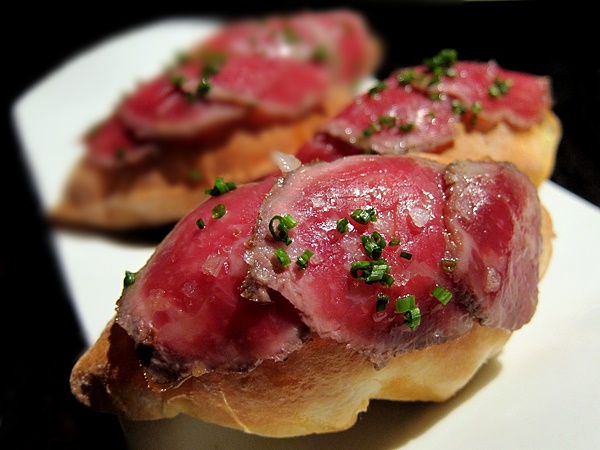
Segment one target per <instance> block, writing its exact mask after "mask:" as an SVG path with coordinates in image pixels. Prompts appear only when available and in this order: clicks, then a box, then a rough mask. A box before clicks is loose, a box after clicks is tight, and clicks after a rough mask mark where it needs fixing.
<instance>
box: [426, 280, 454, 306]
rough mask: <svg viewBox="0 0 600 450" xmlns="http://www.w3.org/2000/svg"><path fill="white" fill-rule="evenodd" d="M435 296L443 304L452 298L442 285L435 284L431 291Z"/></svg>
mask: <svg viewBox="0 0 600 450" xmlns="http://www.w3.org/2000/svg"><path fill="white" fill-rule="evenodd" d="M431 295H433V296H434V297H435V298H437V299H438V300H439V301H440V303H441V304H442V305H445V304H446V303H448V302H449V301H450V299H451V298H452V293H451V292H450V291H448V290H447V289H446V288H444V287H443V286H439V285H438V286H436V287H435V289H434V290H433V292H432V293H431Z"/></svg>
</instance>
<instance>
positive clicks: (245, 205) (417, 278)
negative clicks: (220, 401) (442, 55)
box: [117, 155, 541, 376]
mask: <svg viewBox="0 0 600 450" xmlns="http://www.w3.org/2000/svg"><path fill="white" fill-rule="evenodd" d="M219 203H222V204H223V205H225V208H226V214H225V215H224V216H223V217H221V218H219V219H214V218H212V217H211V212H212V210H213V208H214V207H215V206H216V205H217V204H219ZM356 210H372V211H373V216H372V217H373V219H374V220H370V221H367V222H366V223H360V222H359V221H358V220H356V219H355V218H353V217H352V213H353V212H355V211H356ZM287 215H289V216H291V217H292V219H293V220H295V221H297V224H296V225H295V226H293V227H291V228H289V230H288V235H287V237H288V238H289V239H290V242H283V241H282V240H281V239H276V236H278V233H277V232H276V229H277V225H278V224H279V223H281V219H277V218H278V217H285V216H287ZM200 218H201V219H204V222H205V223H204V227H203V228H202V229H200V227H198V225H197V220H198V219H200ZM274 218H275V219H274ZM343 218H346V219H348V229H347V230H341V231H340V230H339V229H338V220H339V219H343ZM272 230H273V231H275V233H273V231H272ZM376 236H379V237H381V238H382V239H383V240H384V241H385V242H386V245H385V246H383V247H382V248H381V250H380V254H378V255H376V254H373V253H369V252H368V251H367V250H366V247H365V242H368V241H369V240H370V239H372V238H376V239H377V241H378V242H380V243H381V240H379V237H376ZM365 239H366V241H365ZM392 240H397V242H398V245H391V242H392ZM540 248H541V237H540V206H539V201H538V199H537V193H536V190H535V187H534V186H533V185H532V184H531V182H530V181H529V180H528V179H527V177H526V176H525V175H523V174H522V173H521V172H519V171H518V169H516V167H515V166H514V165H512V164H510V163H496V162H466V161H465V162H457V163H453V164H450V165H449V166H444V165H441V164H438V163H435V162H432V161H427V160H423V159H416V158H412V157H408V156H403V155H380V156H375V155H353V156H347V157H345V158H341V159H337V160H335V161H333V162H320V163H313V164H305V165H303V166H301V167H300V168H298V169H296V170H293V171H291V172H287V173H285V174H282V175H281V176H279V177H278V178H275V177H271V178H267V179H265V180H264V181H261V182H256V183H253V184H248V185H244V186H241V187H239V188H238V189H236V190H234V191H230V192H227V193H225V194H222V195H220V196H217V197H211V198H209V199H208V200H206V201H205V202H203V203H201V204H200V205H198V207H197V208H196V209H195V210H194V211H192V212H191V213H190V214H189V215H187V216H186V217H184V218H183V219H182V220H181V221H180V222H179V223H178V224H177V225H176V226H175V228H174V229H173V230H172V232H171V233H170V234H169V235H168V236H167V238H166V239H165V240H164V241H163V242H162V243H161V244H160V245H159V247H157V249H156V251H155V253H154V254H153V255H152V257H151V258H150V259H149V260H148V262H147V264H146V265H145V266H144V267H143V268H142V269H141V270H140V271H139V272H138V273H137V274H136V279H135V282H134V283H133V284H132V285H130V286H128V287H125V288H124V291H123V295H122V297H121V298H120V299H119V302H118V309H117V323H119V324H120V325H121V326H122V327H123V328H124V329H125V330H126V331H127V333H128V334H129V335H130V336H131V337H132V338H133V339H134V341H135V342H136V344H137V346H138V349H140V350H143V349H146V350H148V349H150V354H151V357H150V367H151V368H152V369H162V370H161V372H162V373H164V372H166V373H172V374H175V375H178V376H185V375H188V374H198V373H202V372H203V371H204V370H220V371H230V370H250V369H252V368H253V367H255V366H256V365H258V364H260V363H261V362H262V361H263V360H268V359H271V360H282V359H284V358H285V357H286V356H288V355H289V354H290V353H292V352H293V351H295V350H297V349H299V348H300V347H301V346H302V345H303V342H304V341H305V339H306V338H307V336H308V335H309V333H310V332H313V333H317V334H318V335H320V336H321V337H323V338H328V339H332V340H334V341H337V342H340V343H342V344H344V345H348V346H349V347H350V348H353V349H355V350H357V351H358V352H361V353H363V354H365V355H366V356H368V357H369V358H370V360H371V361H372V362H373V364H374V366H375V367H376V368H380V367H383V366H385V364H386V363H387V362H388V361H389V358H390V357H391V356H392V355H396V354H400V353H403V352H407V351H411V350H415V349H422V348H425V347H427V346H429V345H434V344H440V343H443V342H446V341H448V340H451V339H455V338H457V337H459V336H461V335H463V334H465V333H466V332H468V331H469V330H470V329H471V327H472V325H473V323H474V321H479V322H480V323H481V324H482V325H486V326H493V327H498V328H504V329H507V330H514V329H517V328H519V327H521V326H522V325H523V324H525V323H527V322H528V321H529V320H530V319H531V317H532V315H533V313H534V311H535V308H536V303H537V271H538V265H537V260H538V257H539V254H540ZM281 250H284V251H285V254H286V255H287V256H288V257H289V264H286V263H282V262H281V261H282V260H281V259H280V257H278V256H277V254H276V251H281ZM307 250H309V251H310V252H312V256H310V257H309V259H308V261H307V264H306V265H305V266H301V265H298V264H297V261H298V258H299V257H301V256H302V255H305V252H306V251H307ZM383 261H385V264H386V265H387V266H389V271H388V272H387V274H386V275H387V276H389V279H387V280H385V279H382V281H389V282H387V283H382V282H379V281H377V280H375V281H374V282H372V283H368V282H367V281H366V280H365V279H361V273H360V272H357V273H353V272H352V265H353V263H355V262H363V263H365V262H366V263H367V264H371V263H373V262H377V263H379V264H380V263H382V262H383ZM449 261H450V262H452V261H453V262H454V263H455V267H454V268H453V270H451V271H448V270H447V268H448V267H450V263H449ZM363 274H364V273H363ZM438 286H442V287H443V288H445V289H446V290H447V291H448V292H449V293H451V294H452V298H451V299H450V300H449V301H448V302H447V303H445V304H444V303H442V302H441V301H439V300H438V299H437V298H435V297H434V295H433V292H434V290H435V289H436V287H438ZM381 295H385V296H387V298H388V299H389V303H388V304H387V305H385V307H384V308H383V309H382V310H378V308H377V300H378V298H380V296H381ZM407 295H414V298H415V306H416V307H418V308H419V311H420V314H421V320H420V323H419V324H418V325H417V326H412V327H411V326H409V324H408V323H406V320H405V315H404V314H403V313H397V312H396V311H395V303H396V299H397V298H403V297H405V296H407Z"/></svg>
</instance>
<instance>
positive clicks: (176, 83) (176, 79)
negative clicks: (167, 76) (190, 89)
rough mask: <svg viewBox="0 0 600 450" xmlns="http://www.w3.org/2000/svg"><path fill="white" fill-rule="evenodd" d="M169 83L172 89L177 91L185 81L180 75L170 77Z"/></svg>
mask: <svg viewBox="0 0 600 450" xmlns="http://www.w3.org/2000/svg"><path fill="white" fill-rule="evenodd" d="M170 81H171V85H172V86H173V87H174V88H176V89H179V88H181V86H182V85H183V82H184V81H185V79H184V78H183V77H182V76H181V75H175V76H173V77H171V80H170Z"/></svg>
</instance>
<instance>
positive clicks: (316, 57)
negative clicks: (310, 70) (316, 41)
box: [311, 45, 329, 62]
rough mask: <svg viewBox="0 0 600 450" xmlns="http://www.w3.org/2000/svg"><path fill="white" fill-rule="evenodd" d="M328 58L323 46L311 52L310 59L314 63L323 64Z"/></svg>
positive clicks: (327, 52) (325, 48)
mask: <svg viewBox="0 0 600 450" xmlns="http://www.w3.org/2000/svg"><path fill="white" fill-rule="evenodd" d="M328 58H329V51H328V50H327V47H325V46H324V45H319V46H317V47H315V48H314V49H313V51H312V55H311V59H312V60H313V61H314V62H324V61H327V59H328Z"/></svg>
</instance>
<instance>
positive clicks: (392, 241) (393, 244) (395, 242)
mask: <svg viewBox="0 0 600 450" xmlns="http://www.w3.org/2000/svg"><path fill="white" fill-rule="evenodd" d="M388 244H389V246H390V247H397V246H398V245H400V239H398V238H392V239H390V242H389V243H388ZM400 256H402V255H400Z"/></svg>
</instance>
